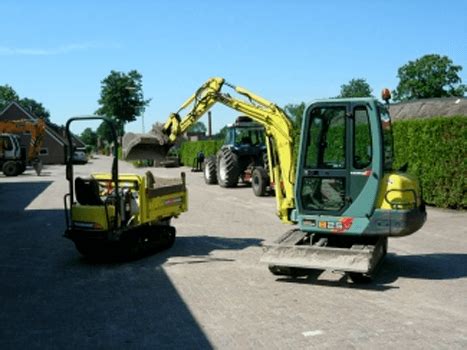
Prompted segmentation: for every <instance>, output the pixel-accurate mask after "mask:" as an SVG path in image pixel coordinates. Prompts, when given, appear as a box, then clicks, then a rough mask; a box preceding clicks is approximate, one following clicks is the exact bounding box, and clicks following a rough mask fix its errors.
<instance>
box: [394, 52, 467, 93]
mask: <svg viewBox="0 0 467 350" xmlns="http://www.w3.org/2000/svg"><path fill="white" fill-rule="evenodd" d="M460 71H462V66H459V65H454V64H453V62H452V60H451V59H450V58H449V57H447V56H440V55H436V54H431V55H425V56H423V57H421V58H419V59H417V60H415V61H409V63H407V64H405V65H403V66H402V67H400V68H399V70H398V71H397V76H398V78H399V79H400V81H399V85H398V86H397V89H396V91H395V93H394V99H395V100H396V101H407V100H413V99H419V98H430V97H448V96H459V97H461V96H464V93H465V92H466V91H467V88H466V86H465V85H463V84H462V80H461V78H460V77H459V72H460Z"/></svg>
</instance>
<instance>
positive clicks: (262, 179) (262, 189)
mask: <svg viewBox="0 0 467 350" xmlns="http://www.w3.org/2000/svg"><path fill="white" fill-rule="evenodd" d="M268 182H269V176H268V174H267V173H266V170H265V169H264V168H262V167H256V168H255V170H253V174H252V176H251V187H252V189H253V193H254V194H255V196H257V197H263V196H266V195H267V191H266V188H267V185H268Z"/></svg>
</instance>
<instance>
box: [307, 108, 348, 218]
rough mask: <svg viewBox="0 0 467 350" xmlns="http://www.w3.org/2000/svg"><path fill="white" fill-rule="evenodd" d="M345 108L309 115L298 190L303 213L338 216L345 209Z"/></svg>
mask: <svg viewBox="0 0 467 350" xmlns="http://www.w3.org/2000/svg"><path fill="white" fill-rule="evenodd" d="M346 120H347V106H345V105H341V106H335V105H334V106H332V105H327V106H317V107H315V108H313V109H312V110H311V113H310V115H309V123H308V132H307V133H306V136H305V137H306V141H305V142H306V149H305V152H306V153H305V155H304V156H305V158H304V162H305V167H304V172H303V175H304V176H303V179H302V184H301V189H300V192H301V193H300V197H301V204H302V206H303V209H304V210H305V212H309V213H316V212H324V211H325V212H327V213H332V214H337V213H340V212H341V211H342V210H343V209H344V207H345V206H346V201H345V197H346V181H347V177H346V176H347V170H346V152H347V150H346V132H347V131H346V130H347V128H346V125H347V122H346Z"/></svg>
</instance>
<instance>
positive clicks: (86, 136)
mask: <svg viewBox="0 0 467 350" xmlns="http://www.w3.org/2000/svg"><path fill="white" fill-rule="evenodd" d="M80 138H81V141H83V142H84V143H85V144H86V145H91V146H94V147H95V146H97V133H96V132H95V131H93V130H92V129H91V128H86V129H84V130H83V132H82V133H81V136H80Z"/></svg>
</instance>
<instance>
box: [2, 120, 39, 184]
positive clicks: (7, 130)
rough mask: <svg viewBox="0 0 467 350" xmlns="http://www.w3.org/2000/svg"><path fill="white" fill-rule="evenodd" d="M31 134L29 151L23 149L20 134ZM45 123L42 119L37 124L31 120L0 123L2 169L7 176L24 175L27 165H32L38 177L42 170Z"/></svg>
mask: <svg viewBox="0 0 467 350" xmlns="http://www.w3.org/2000/svg"><path fill="white" fill-rule="evenodd" d="M26 133H27V134H29V135H30V137H31V138H30V141H29V147H28V149H22V148H21V145H20V142H19V134H26ZM44 133H45V122H44V120H43V119H42V118H39V119H37V121H36V122H32V121H29V120H2V121H0V169H1V170H2V172H3V174H5V175H6V176H17V175H19V174H22V173H23V172H24V170H25V169H26V166H27V165H29V164H30V165H32V166H33V168H34V170H35V171H36V174H37V175H40V173H41V170H42V161H41V159H40V158H39V153H40V149H41V147H42V143H43V141H44Z"/></svg>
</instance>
